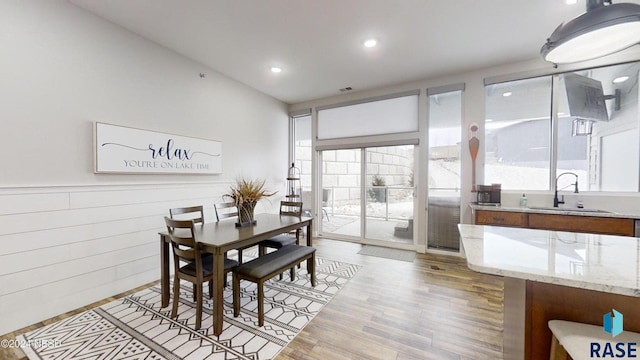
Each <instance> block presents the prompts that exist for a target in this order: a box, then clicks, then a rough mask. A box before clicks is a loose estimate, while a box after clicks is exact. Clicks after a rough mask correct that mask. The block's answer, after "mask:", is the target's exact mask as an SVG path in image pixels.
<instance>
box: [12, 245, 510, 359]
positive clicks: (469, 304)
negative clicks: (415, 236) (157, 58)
mask: <svg viewBox="0 0 640 360" xmlns="http://www.w3.org/2000/svg"><path fill="white" fill-rule="evenodd" d="M314 246H315V247H317V248H318V255H319V256H323V257H327V258H330V259H334V260H340V261H344V262H349V263H353V264H358V265H362V268H361V269H360V271H359V272H358V273H357V274H356V275H355V276H354V278H353V279H351V280H350V281H349V283H347V285H346V286H345V287H344V288H343V289H342V290H341V291H340V293H338V295H336V296H335V297H334V298H333V300H331V302H330V303H329V304H328V305H327V306H326V307H325V308H324V309H323V310H322V311H321V312H320V314H318V315H317V316H316V317H315V318H314V319H313V320H312V321H311V322H310V323H309V324H308V325H307V326H306V327H305V328H304V329H303V330H302V332H301V333H300V334H299V335H298V336H297V337H296V338H295V339H294V340H293V341H292V342H291V343H290V344H289V345H288V346H287V347H286V348H285V349H284V350H283V351H282V352H281V353H280V355H278V357H277V359H278V360H288V359H295V360H302V359H317V360H325V359H335V360H340V359H367V360H370V359H381V360H382V359H384V360H388V359H398V360H400V359H491V360H495V359H502V302H503V281H502V278H500V277H496V276H489V275H483V274H478V273H475V272H473V271H471V270H469V269H468V268H467V266H466V262H465V260H464V259H462V258H458V257H453V256H444V255H433V254H418V255H417V257H416V260H415V261H414V262H413V263H409V262H403V261H396V260H388V259H382V258H378V257H372V256H364V255H359V254H357V252H358V251H359V250H360V248H361V245H359V244H355V243H348V242H341V241H333V240H325V239H318V240H314ZM150 285H152V284H148V285H146V286H143V287H141V288H138V289H133V290H131V291H129V292H127V293H124V294H120V295H118V296H116V297H113V298H108V299H104V300H103V301H100V302H98V303H95V304H92V305H90V306H87V307H85V308H82V309H78V310H75V311H72V312H69V313H66V314H63V315H60V316H58V317H55V318H52V319H49V320H46V321H43V322H41V323H38V324H34V325H32V326H29V327H27V328H24V329H21V330H18V331H16V332H13V333H9V334H6V335H4V336H1V337H0V340H2V339H13V338H15V336H17V335H19V334H21V333H23V332H26V331H30V330H33V329H35V328H38V327H40V326H43V325H46V324H50V323H53V322H56V321H58V320H60V319H62V318H65V317H68V316H71V315H74V314H77V313H79V312H82V311H85V310H87V309H89V308H92V307H96V306H101V305H103V304H106V303H108V302H110V301H113V300H114V299H115V298H119V297H122V296H126V295H128V294H131V293H134V292H136V291H139V290H140V289H142V288H144V287H147V286H150ZM0 359H3V360H13V359H26V357H25V355H24V353H22V351H20V350H17V349H5V348H0Z"/></svg>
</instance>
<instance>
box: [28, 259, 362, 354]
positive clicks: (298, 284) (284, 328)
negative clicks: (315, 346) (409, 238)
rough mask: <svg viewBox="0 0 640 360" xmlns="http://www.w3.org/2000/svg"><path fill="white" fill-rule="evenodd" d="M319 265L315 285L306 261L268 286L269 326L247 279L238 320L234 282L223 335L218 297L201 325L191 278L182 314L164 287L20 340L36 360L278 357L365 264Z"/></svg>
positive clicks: (186, 284) (228, 296)
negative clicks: (164, 296) (215, 318)
mask: <svg viewBox="0 0 640 360" xmlns="http://www.w3.org/2000/svg"><path fill="white" fill-rule="evenodd" d="M316 263H317V264H316V277H317V285H316V287H315V288H313V287H311V284H310V278H309V276H308V274H307V269H306V262H303V264H302V268H301V269H298V270H297V274H296V280H295V281H294V282H291V281H290V279H289V277H288V273H286V274H285V276H284V278H283V280H282V281H279V280H278V277H277V276H276V277H275V278H273V279H271V280H269V281H268V283H266V284H265V324H264V326H263V327H261V328H259V327H258V326H257V324H258V317H257V310H258V306H257V301H256V297H257V292H256V288H255V284H253V283H249V282H245V281H243V282H241V287H242V289H241V302H242V305H241V314H240V316H238V317H237V318H234V317H233V306H232V301H233V298H232V291H231V286H230V285H231V284H230V283H229V286H227V288H226V289H225V292H224V296H225V300H224V314H225V318H224V320H225V322H224V326H223V328H224V331H223V332H222V334H221V335H220V336H218V337H216V336H213V335H212V334H213V328H212V326H211V325H212V320H211V308H212V302H211V300H209V299H207V300H206V301H205V304H204V314H203V320H202V328H201V329H200V330H197V331H196V330H194V329H193V327H194V324H195V317H196V316H195V315H196V312H195V303H194V302H193V297H192V289H191V283H189V282H181V285H183V284H184V287H183V288H181V292H180V306H179V308H178V316H177V318H176V319H171V318H170V317H169V315H170V313H171V304H170V305H169V306H168V307H166V308H164V309H163V308H161V307H160V287H159V285H157V286H154V287H151V288H148V289H145V290H142V291H140V292H137V293H135V294H133V295H130V296H127V297H125V298H123V299H120V300H116V301H113V302H111V303H109V304H106V305H103V306H101V307H99V308H95V309H92V310H89V311H86V312H84V313H81V314H78V315H76V316H73V317H70V318H67V319H64V320H61V321H59V322H56V323H54V324H51V325H47V326H45V327H42V328H39V329H36V330H34V331H31V332H28V333H25V334H23V335H21V336H20V337H19V339H21V340H24V341H27V342H29V343H30V344H32V347H31V348H27V349H25V353H26V354H27V356H28V357H29V359H32V360H35V359H47V360H53V359H55V360H68V359H101V360H102V359H104V360H115V359H127V360H137V359H153V360H156V359H157V360H160V359H172V360H173V359H185V360H201V359H206V360H210V359H272V358H274V357H275V356H276V355H277V354H278V353H279V352H280V351H281V350H282V349H283V348H284V347H285V346H286V345H287V344H288V343H289V342H290V341H291V340H293V338H294V337H295V336H296V335H297V334H298V333H299V332H300V330H302V328H304V326H305V325H306V324H307V323H309V321H311V319H313V317H314V316H315V315H317V314H318V313H319V312H320V310H322V308H323V307H324V306H325V305H326V304H327V303H328V302H329V301H330V300H331V299H332V298H333V296H335V295H336V294H337V293H338V291H340V289H341V288H342V287H343V286H344V285H345V284H346V283H347V282H348V281H349V279H351V278H352V277H353V276H354V275H355V273H356V272H357V271H358V269H359V266H357V265H353V264H348V263H342V262H337V261H332V260H327V259H324V258H321V257H316ZM181 287H182V286H181ZM205 288H206V287H205ZM207 294H208V292H207V291H206V290H205V295H207ZM206 297H207V296H205V298H206ZM171 299H172V301H173V297H172V298H171Z"/></svg>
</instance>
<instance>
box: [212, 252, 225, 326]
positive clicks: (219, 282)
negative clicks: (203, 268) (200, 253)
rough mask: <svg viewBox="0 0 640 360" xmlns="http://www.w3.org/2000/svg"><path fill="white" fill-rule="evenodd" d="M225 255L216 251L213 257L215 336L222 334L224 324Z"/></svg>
mask: <svg viewBox="0 0 640 360" xmlns="http://www.w3.org/2000/svg"><path fill="white" fill-rule="evenodd" d="M224 276H225V274H224V253H223V252H220V250H219V249H217V250H216V252H215V254H214V255H213V312H212V315H213V334H214V335H216V336H219V335H220V334H222V324H223V322H224Z"/></svg>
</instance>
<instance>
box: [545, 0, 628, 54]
mask: <svg viewBox="0 0 640 360" xmlns="http://www.w3.org/2000/svg"><path fill="white" fill-rule="evenodd" d="M605 3H607V4H609V5H605ZM639 42H640V5H638V4H631V3H620V4H611V1H610V0H587V12H585V13H584V14H582V15H580V16H578V17H577V18H575V19H572V20H570V21H569V22H566V23H562V24H560V26H558V28H556V30H555V31H554V32H553V33H552V34H551V36H549V38H548V39H547V42H546V43H545V44H544V45H543V46H542V49H540V54H541V55H542V57H543V58H544V59H545V60H546V61H549V62H552V63H554V64H561V63H573V62H578V61H585V60H590V59H595V58H598V57H601V56H605V55H609V54H613V53H615V52H618V51H620V50H624V49H626V48H628V47H630V46H633V45H635V44H637V43H639Z"/></svg>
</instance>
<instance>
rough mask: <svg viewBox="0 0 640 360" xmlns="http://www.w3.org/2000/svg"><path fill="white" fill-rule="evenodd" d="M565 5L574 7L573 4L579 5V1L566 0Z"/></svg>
mask: <svg viewBox="0 0 640 360" xmlns="http://www.w3.org/2000/svg"><path fill="white" fill-rule="evenodd" d="M564 2H565V3H567V5H573V4H577V3H578V0H565V1H564Z"/></svg>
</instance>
